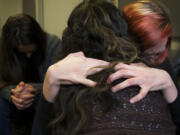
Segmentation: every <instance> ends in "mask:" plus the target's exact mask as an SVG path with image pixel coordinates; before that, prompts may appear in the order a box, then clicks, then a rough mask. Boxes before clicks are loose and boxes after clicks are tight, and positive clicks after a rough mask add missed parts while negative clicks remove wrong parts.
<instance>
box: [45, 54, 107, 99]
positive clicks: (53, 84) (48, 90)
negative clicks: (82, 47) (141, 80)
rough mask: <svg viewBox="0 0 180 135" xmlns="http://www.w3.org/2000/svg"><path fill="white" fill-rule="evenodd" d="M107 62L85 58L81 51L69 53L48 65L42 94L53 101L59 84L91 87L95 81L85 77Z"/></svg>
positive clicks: (98, 69)
mask: <svg viewBox="0 0 180 135" xmlns="http://www.w3.org/2000/svg"><path fill="white" fill-rule="evenodd" d="M108 64H109V63H108V62H105V61H103V60H97V59H93V58H87V57H85V56H84V54H83V52H77V53H71V54H69V55H68V56H66V57H65V58H64V59H62V60H60V61H59V62H57V63H55V64H53V65H52V66H50V67H49V69H48V71H47V73H46V77H45V81H44V85H43V93H44V96H45V97H46V99H47V100H48V101H50V102H53V101H54V98H55V96H56V95H57V93H58V91H59V87H60V84H84V85H86V86H89V87H93V86H95V85H96V82H94V81H92V80H90V79H87V78H86V77H87V76H88V75H92V74H94V73H96V72H98V71H101V70H102V68H103V67H104V66H107V65H108Z"/></svg>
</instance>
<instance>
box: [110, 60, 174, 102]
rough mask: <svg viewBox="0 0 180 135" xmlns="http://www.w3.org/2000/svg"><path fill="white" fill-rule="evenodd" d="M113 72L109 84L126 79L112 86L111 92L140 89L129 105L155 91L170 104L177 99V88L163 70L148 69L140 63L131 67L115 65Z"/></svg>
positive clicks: (120, 64) (121, 64)
mask: <svg viewBox="0 0 180 135" xmlns="http://www.w3.org/2000/svg"><path fill="white" fill-rule="evenodd" d="M115 71H116V72H115V73H113V74H111V75H110V76H109V79H108V82H110V83H111V82H113V81H114V80H116V79H119V78H128V79H127V80H125V81H124V82H122V83H120V84H117V85H116V86H114V87H113V88H112V91H113V92H117V91H120V90H122V89H124V88H127V87H129V86H133V85H138V86H139V87H140V91H139V93H138V94H137V95H136V96H134V97H132V98H131V99H130V103H136V102H138V101H140V100H142V99H143V98H144V97H146V95H147V94H148V92H150V91H157V90H162V93H163V96H164V98H165V99H166V101H167V102H168V103H172V102H173V101H175V99H176V97H177V88H176V86H175V84H174V82H173V80H172V79H171V77H170V75H169V74H168V73H167V72H166V71H165V70H161V69H156V68H150V67H147V66H146V65H144V64H142V63H141V64H140V63H138V64H131V65H127V64H123V63H119V64H118V65H116V67H115Z"/></svg>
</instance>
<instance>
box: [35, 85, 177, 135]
mask: <svg viewBox="0 0 180 135" xmlns="http://www.w3.org/2000/svg"><path fill="white" fill-rule="evenodd" d="M138 91H139V88H138V87H129V88H127V89H124V90H122V91H119V92H117V93H112V92H111V91H110V90H109V92H108V93H109V95H111V96H112V98H113V99H115V102H114V103H113V104H112V106H111V109H110V110H109V111H108V112H106V113H104V112H103V108H102V106H101V105H100V104H99V102H97V101H95V100H93V99H87V98H85V99H87V100H86V101H85V104H86V105H87V108H86V109H88V112H89V113H91V116H92V118H91V119H90V122H89V124H88V126H87V127H86V128H84V129H82V131H81V133H79V134H80V135H101V134H102V135H175V126H174V124H173V122H172V119H171V114H170V112H169V108H168V105H167V103H166V101H165V100H164V97H163V96H162V94H161V92H160V91H155V92H150V93H149V94H148V95H147V96H146V97H145V98H144V99H143V100H141V101H139V102H138V103H135V104H130V102H129V100H130V98H132V97H133V96H135V95H136V94H137V93H138ZM52 110H53V104H51V103H48V102H47V101H46V100H45V99H44V97H43V96H42V97H41V99H40V102H39V105H38V112H37V115H38V118H39V124H40V127H41V130H42V132H43V135H50V132H51V129H50V128H49V127H48V123H49V122H50V121H51V120H52V112H53V111H52ZM59 128H61V127H59Z"/></svg>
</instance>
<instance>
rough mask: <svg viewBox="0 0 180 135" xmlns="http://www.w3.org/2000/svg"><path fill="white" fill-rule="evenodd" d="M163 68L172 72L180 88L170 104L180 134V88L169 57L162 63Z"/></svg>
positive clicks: (171, 74)
mask: <svg viewBox="0 0 180 135" xmlns="http://www.w3.org/2000/svg"><path fill="white" fill-rule="evenodd" d="M161 68H162V69H164V70H166V71H167V72H168V73H169V74H170V76H171V78H172V79H173V81H174V83H175V85H176V88H177V89H178V96H177V98H176V100H175V101H174V102H173V103H171V104H169V106H170V110H171V114H172V117H173V121H174V123H175V124H176V126H177V135H180V88H179V86H178V84H177V81H176V76H175V73H174V70H173V68H172V66H171V63H170V62H169V60H168V59H166V60H165V61H164V62H163V63H162V64H161Z"/></svg>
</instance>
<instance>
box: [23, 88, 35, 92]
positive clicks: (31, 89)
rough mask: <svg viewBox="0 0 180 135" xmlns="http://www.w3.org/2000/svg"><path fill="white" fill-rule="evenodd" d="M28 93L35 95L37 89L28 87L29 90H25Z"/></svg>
mask: <svg viewBox="0 0 180 135" xmlns="http://www.w3.org/2000/svg"><path fill="white" fill-rule="evenodd" d="M24 91H25V92H26V93H35V92H36V89H35V88H32V87H31V88H30V87H28V88H25V90H24Z"/></svg>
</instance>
